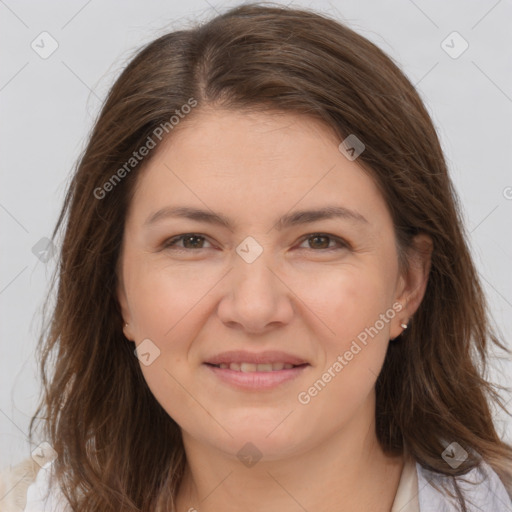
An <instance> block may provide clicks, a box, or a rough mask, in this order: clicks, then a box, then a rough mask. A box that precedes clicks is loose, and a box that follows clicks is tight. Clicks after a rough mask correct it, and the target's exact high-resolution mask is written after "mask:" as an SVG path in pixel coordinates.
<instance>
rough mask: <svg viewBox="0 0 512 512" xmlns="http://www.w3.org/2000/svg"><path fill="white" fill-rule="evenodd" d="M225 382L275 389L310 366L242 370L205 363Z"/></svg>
mask: <svg viewBox="0 0 512 512" xmlns="http://www.w3.org/2000/svg"><path fill="white" fill-rule="evenodd" d="M205 366H206V367H207V368H208V369H209V370H210V371H212V372H213V374H214V375H215V376H217V377H218V378H219V379H220V380H222V381H223V382H226V383H227V384H230V385H231V386H233V387H235V388H238V389H245V390H264V389H273V388H275V387H277V386H279V385H280V384H283V383H285V382H289V381H291V380H293V379H296V378H297V377H298V376H299V375H301V374H302V372H303V371H304V370H305V369H306V368H307V367H308V366H309V365H308V364H305V365H302V366H294V367H293V368H289V369H288V370H275V371H272V372H240V371H236V370H230V369H229V368H218V367H217V366H212V365H209V364H206V365H205Z"/></svg>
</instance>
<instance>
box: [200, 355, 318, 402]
mask: <svg viewBox="0 0 512 512" xmlns="http://www.w3.org/2000/svg"><path fill="white" fill-rule="evenodd" d="M310 366H311V364H310V363H308V362H306V361H305V360H304V359H302V358H300V357H298V356H295V355H292V354H289V353H286V352H281V351H275V350H274V351H272V350H268V351H264V352H258V353H256V352H249V351H246V350H238V351H229V352H223V353H221V354H217V355H215V356H211V357H209V358H208V359H207V360H206V361H205V362H204V363H203V367H205V368H206V369H208V370H209V374H210V376H211V377H213V378H214V379H215V382H219V383H222V384H224V385H227V386H228V387H230V388H231V389H236V390H238V391H245V392H263V391H270V390H272V389H275V388H279V387H281V386H287V385H291V384H290V383H291V382H293V381H294V380H295V379H297V378H299V377H300V376H301V375H302V374H303V373H304V372H305V371H307V368H308V367H310Z"/></svg>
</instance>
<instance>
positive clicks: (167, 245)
mask: <svg viewBox="0 0 512 512" xmlns="http://www.w3.org/2000/svg"><path fill="white" fill-rule="evenodd" d="M187 237H196V238H203V239H204V240H206V237H205V236H204V235H200V234H198V233H184V234H182V235H178V236H175V237H172V238H169V239H168V240H166V241H165V242H164V243H163V245H162V248H163V249H172V250H176V251H180V252H188V251H194V250H195V251H198V250H201V249H203V247H200V248H199V249H187V248H185V247H178V246H176V242H179V241H180V240H183V239H184V238H187ZM314 237H326V238H330V239H331V240H334V241H335V242H337V243H338V244H339V245H340V246H341V247H331V248H328V249H318V250H317V249H310V250H312V251H314V252H320V251H323V252H326V251H327V252H330V251H333V250H334V251H336V250H340V249H349V248H350V245H349V244H348V242H345V240H343V239H341V238H339V237H337V236H334V235H330V234H329V233H311V234H309V235H306V236H304V237H303V238H302V239H301V241H300V243H301V244H302V243H303V242H305V241H306V240H308V239H310V238H314Z"/></svg>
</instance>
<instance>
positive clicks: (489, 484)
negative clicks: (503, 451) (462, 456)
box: [416, 461, 512, 512]
mask: <svg viewBox="0 0 512 512" xmlns="http://www.w3.org/2000/svg"><path fill="white" fill-rule="evenodd" d="M416 470H417V475H418V498H419V504H420V511H421V512H458V511H459V510H460V507H459V506H458V505H457V501H456V499H454V498H452V497H450V496H449V495H447V492H449V493H452V494H455V493H456V489H455V485H454V481H456V482H457V487H458V488H459V489H460V494H461V495H462V496H463V497H464V499H465V501H466V505H467V507H468V508H467V511H468V512H477V511H478V512H481V511H493V512H512V499H511V497H510V496H509V494H508V492H507V490H506V489H505V486H504V485H503V483H502V482H501V480H500V478H499V476H498V475H497V473H496V472H495V471H494V470H493V469H492V468H491V466H490V465H489V464H487V463H486V462H485V461H482V462H481V463H480V465H479V466H478V467H475V468H473V469H472V470H471V471H469V472H468V473H466V474H465V475H461V476H457V477H455V478H453V477H450V476H447V475H442V474H440V473H437V472H434V471H430V470H428V469H426V468H424V467H423V466H421V465H420V464H419V463H416Z"/></svg>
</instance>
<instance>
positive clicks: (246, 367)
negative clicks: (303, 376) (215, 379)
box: [217, 363, 293, 373]
mask: <svg viewBox="0 0 512 512" xmlns="http://www.w3.org/2000/svg"><path fill="white" fill-rule="evenodd" d="M217 367H218V368H221V369H223V370H227V369H228V368H229V369H230V370H234V371H237V372H244V373H249V372H275V371H279V370H283V369H284V370H290V369H291V368H293V364H290V363H264V364H255V363H230V364H228V363H221V364H219V365H217Z"/></svg>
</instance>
